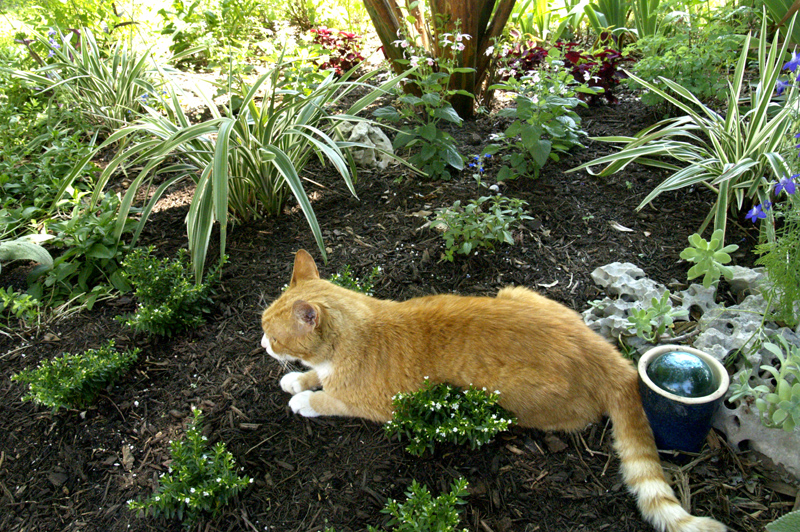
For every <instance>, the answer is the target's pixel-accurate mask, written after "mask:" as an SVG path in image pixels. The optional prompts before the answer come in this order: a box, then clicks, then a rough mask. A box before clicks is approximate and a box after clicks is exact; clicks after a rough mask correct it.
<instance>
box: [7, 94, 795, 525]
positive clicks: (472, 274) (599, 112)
mask: <svg viewBox="0 0 800 532" xmlns="http://www.w3.org/2000/svg"><path fill="white" fill-rule="evenodd" d="M582 114H583V116H584V126H585V129H586V130H587V131H589V132H590V133H591V134H592V135H607V134H631V133H634V132H635V131H638V130H639V129H640V128H642V127H644V126H646V125H648V124H651V123H653V122H654V121H655V120H656V117H654V116H653V115H652V114H651V112H650V111H649V110H648V109H646V108H643V107H642V106H641V105H640V104H639V103H638V101H637V100H635V99H634V98H632V97H626V98H624V99H623V101H622V103H621V104H619V105H618V106H614V107H599V108H593V109H589V110H584V111H582ZM493 120H494V118H493V117H491V116H489V117H487V116H482V117H479V118H478V119H477V120H474V121H471V122H469V123H467V124H465V126H464V128H463V130H462V131H460V132H458V138H459V139H460V142H461V143H462V146H461V147H462V152H463V153H465V154H469V153H479V152H480V149H481V148H482V146H483V145H484V144H485V143H486V139H487V137H488V134H489V133H491V132H493V131H496V129H497V124H495V123H494V122H493ZM609 150H610V147H609V146H608V145H605V144H602V143H597V142H587V148H586V149H585V150H576V151H575V153H574V154H573V155H571V156H570V157H568V158H565V160H563V161H562V162H561V163H558V164H551V165H549V166H548V167H547V169H546V170H545V171H544V172H543V175H542V176H541V177H540V178H539V179H536V180H521V181H518V182H513V183H509V184H507V185H505V186H504V192H505V194H507V195H510V196H515V197H521V198H523V199H525V200H526V201H527V202H528V203H529V206H530V209H529V213H530V214H531V216H533V217H534V220H532V221H528V222H526V223H525V226H524V228H523V229H522V230H520V231H518V233H517V234H516V238H517V241H518V244H517V245H516V246H514V247H502V248H500V249H498V251H497V252H496V253H494V254H489V253H481V254H479V255H477V256H473V257H469V258H468V259H467V258H463V257H462V258H459V259H458V260H456V261H455V263H453V264H451V263H446V262H439V261H438V259H439V257H440V254H441V251H442V242H441V240H440V238H439V236H438V235H437V234H436V233H435V232H433V231H432V230H430V229H427V228H421V226H422V225H423V224H424V223H425V221H426V219H425V217H424V216H425V215H426V213H430V212H431V211H433V210H434V209H435V208H437V207H442V206H446V205H450V204H452V202H453V201H454V200H456V199H462V200H468V199H471V198H475V197H477V196H478V195H480V194H481V191H482V189H480V188H478V186H477V185H476V183H475V182H474V180H473V179H472V177H471V175H469V174H468V173H467V172H465V173H464V175H463V176H461V177H459V178H457V179H454V180H453V181H451V182H446V183H443V182H436V183H425V182H419V181H418V180H416V179H414V178H413V176H411V175H410V174H409V173H408V172H407V171H404V170H402V169H400V168H394V169H390V170H388V171H386V172H362V173H361V175H360V177H359V181H358V194H359V198H360V200H356V199H354V198H352V197H350V195H349V194H348V193H347V191H346V189H345V188H344V187H343V186H342V185H341V184H340V183H339V182H337V181H336V180H335V179H334V178H333V177H332V174H330V172H328V171H327V170H323V169H316V170H311V171H309V172H308V173H307V175H306V176H305V177H307V178H309V179H312V180H313V181H315V182H317V183H319V184H320V185H321V186H316V185H311V184H309V185H308V188H309V191H310V192H311V193H312V194H313V198H314V208H315V210H316V212H317V216H318V217H319V220H320V222H321V225H322V226H323V227H324V229H325V242H326V245H327V246H328V248H329V250H330V251H329V257H330V261H329V263H328V264H327V265H322V266H321V269H322V271H323V274H330V273H333V272H335V271H337V270H338V269H339V268H341V267H342V266H343V265H345V264H349V265H350V266H351V267H352V268H353V269H354V271H355V272H357V273H358V274H361V275H363V274H364V273H366V272H367V271H369V270H370V269H371V267H372V266H373V265H380V266H381V267H382V268H383V272H384V273H383V276H382V277H381V279H380V282H379V283H378V285H377V287H376V295H377V296H378V297H382V298H395V299H406V298H410V297H413V296H417V295H421V294H430V293H436V292H459V293H464V294H491V293H494V292H495V291H496V290H497V289H498V288H499V287H502V286H504V285H508V284H520V285H526V286H529V287H533V288H536V289H538V290H539V291H541V292H542V293H544V294H546V295H547V296H549V297H551V298H554V299H556V300H558V301H561V302H563V303H564V304H566V305H568V306H570V307H572V308H574V309H577V310H583V309H585V308H586V307H587V304H588V301H590V300H592V299H596V298H598V297H600V295H601V294H600V293H599V290H598V289H597V288H596V287H595V285H594V284H593V283H592V281H591V278H590V273H591V271H592V270H593V269H595V268H596V267H598V266H602V265H604V264H607V263H610V262H614V261H630V262H633V263H635V264H637V265H639V266H640V267H642V268H643V269H644V270H645V271H646V272H647V274H648V275H649V276H650V277H651V278H653V279H655V280H657V281H660V282H662V283H666V284H672V283H678V284H679V283H685V281H686V271H687V269H688V266H687V264H685V263H683V262H681V261H680V260H679V257H678V255H679V253H680V250H681V249H683V248H684V247H685V245H686V242H687V240H686V238H687V236H688V235H689V234H691V233H692V232H694V231H695V230H696V229H697V228H698V227H699V225H700V223H701V222H702V220H703V219H704V217H705V215H706V213H707V212H708V210H709V206H710V201H711V199H712V198H711V197H710V196H709V195H708V193H707V192H706V191H704V190H699V189H698V190H683V191H680V192H677V193H673V194H666V195H664V197H662V198H659V199H658V200H657V201H656V202H655V204H654V206H653V207H648V208H646V209H644V210H643V211H642V212H639V213H637V212H636V211H635V210H634V209H635V207H636V206H637V204H638V203H639V202H640V201H641V199H642V198H643V197H644V196H645V194H646V193H647V192H648V191H650V190H651V189H652V187H653V186H654V184H656V183H657V182H659V180H660V179H662V178H663V177H664V175H663V174H661V173H659V172H658V171H654V170H651V169H647V168H643V167H639V166H632V167H630V168H628V169H626V170H625V171H624V172H622V173H620V174H618V175H615V176H613V177H610V178H596V177H592V176H589V175H588V174H586V173H575V174H566V173H565V171H566V170H567V169H569V168H571V167H574V166H576V165H577V164H578V163H580V162H583V161H587V160H590V159H591V158H593V157H596V156H598V155H600V154H604V153H608V152H609ZM494 171H496V168H493V167H491V166H490V169H489V172H488V173H487V178H486V181H488V182H491V181H492V180H491V175H492V173H493V172H494ZM190 193H191V191H187V190H176V191H173V193H172V194H171V195H170V196H169V198H167V199H165V200H164V202H162V205H161V206H160V207H161V208H160V211H159V212H158V213H157V214H155V215H154V217H153V220H152V222H151V223H150V225H149V227H148V230H147V234H146V235H144V239H143V243H150V244H154V245H155V246H156V247H157V248H158V250H159V252H161V253H164V254H169V253H172V252H174V250H175V249H177V248H178V247H181V246H184V245H185V236H184V235H185V230H184V226H183V221H184V217H185V214H186V210H187V200H188V198H189V197H190ZM614 223H616V224H618V225H619V226H623V227H626V228H629V229H631V231H620V230H619V228H618V227H617V228H616V229H615V227H614ZM731 235H732V236H731V241H737V242H738V243H739V244H740V245H741V250H740V252H739V253H738V254H737V255H736V256H735V260H736V262H737V263H739V264H744V265H748V264H751V263H752V260H753V257H752V254H750V253H749V250H750V249H751V248H752V245H753V243H754V242H753V237H754V235H753V234H752V233H748V232H747V231H745V230H744V229H742V228H741V227H737V226H736V225H734V227H733V230H732V233H731ZM301 247H302V248H306V249H308V250H311V251H316V250H315V246H314V243H313V240H312V238H311V235H310V232H309V231H308V229H307V227H306V223H305V221H304V219H303V217H302V214H301V213H299V212H297V211H294V212H291V213H290V214H288V215H286V216H283V217H281V218H279V219H272V220H266V221H262V222H259V223H253V224H249V225H246V226H242V227H238V228H236V229H235V230H234V231H233V232H232V235H231V236H230V244H229V248H228V253H229V255H230V264H229V265H228V266H227V268H226V270H225V275H224V280H223V283H222V286H221V289H220V291H219V295H218V296H217V298H216V300H217V308H216V311H215V313H214V314H213V315H212V316H211V318H210V319H209V321H208V323H207V324H206V325H205V326H203V327H201V328H199V329H197V330H193V331H189V332H186V333H184V334H181V335H178V336H176V337H173V338H171V339H166V338H164V339H155V340H148V339H147V338H145V337H143V336H133V335H132V334H131V333H130V332H129V331H127V330H126V329H124V328H123V327H121V326H120V324H119V323H118V322H116V321H114V316H117V315H119V314H121V313H125V312H129V311H131V310H132V309H133V302H132V301H131V300H130V298H128V297H122V298H119V299H117V300H115V301H111V302H107V303H102V304H99V305H97V306H96V307H95V308H94V309H93V310H92V311H91V312H84V313H81V314H78V315H75V316H71V317H69V318H67V319H63V320H61V321H58V322H54V323H50V324H48V325H47V326H45V327H43V328H41V329H39V330H33V331H25V332H19V331H14V332H10V333H7V334H3V335H2V336H0V353H2V355H0V371H2V380H1V381H0V401H1V402H2V408H0V530H4V531H6V530H7V531H34V530H42V531H44V530H48V531H49V530H53V531H56V530H58V531H61V530H63V531H68V530H69V531H72V530H89V531H94V530H97V531H123V530H139V531H143V530H179V529H180V528H181V527H180V525H179V524H177V523H176V522H165V521H163V520H160V519H159V520H157V519H150V518H140V517H137V516H136V515H134V514H133V513H132V512H131V511H129V510H128V509H127V508H126V507H125V503H126V501H127V500H129V499H132V498H141V497H143V496H146V495H148V494H150V493H151V492H152V490H153V489H154V486H155V483H156V479H157V477H158V475H159V474H160V473H162V472H163V471H165V470H166V469H167V467H168V464H169V449H168V442H169V440H170V439H173V438H180V437H181V436H182V434H183V430H184V427H185V423H186V422H187V420H188V419H189V416H190V409H191V407H192V406H197V407H200V408H202V409H203V411H204V412H205V415H206V430H207V434H208V436H209V438H210V440H211V441H212V442H214V441H223V442H225V443H226V445H227V447H228V449H229V450H230V451H232V453H233V454H234V456H235V457H236V460H237V463H238V464H239V465H240V466H242V468H243V471H244V472H245V473H246V474H248V475H250V476H252V477H253V478H254V479H255V481H254V483H253V485H252V486H251V487H250V488H249V489H248V490H247V491H245V492H244V493H243V494H242V495H241V496H240V497H238V498H237V499H236V500H235V501H234V502H233V503H232V504H230V505H229V506H228V507H226V508H225V510H224V512H223V514H222V515H221V516H220V517H219V518H217V519H214V520H209V521H208V522H204V523H202V525H201V526H200V527H199V529H202V530H253V531H261V530H276V531H311V530H322V529H323V528H324V527H325V526H326V525H329V526H332V527H334V528H335V529H336V530H338V531H340V532H343V531H348V530H364V529H366V527H367V525H368V524H373V525H381V524H383V523H385V522H386V520H387V516H385V515H384V514H381V513H380V510H381V508H383V506H384V504H385V503H386V500H387V499H388V498H395V499H402V498H403V497H404V495H403V494H404V491H405V490H406V489H407V488H408V486H409V484H410V483H411V481H412V479H416V480H418V481H419V482H421V483H424V484H427V485H428V486H429V487H430V488H431V490H432V491H433V492H434V493H438V492H440V491H442V490H445V489H448V487H449V485H450V484H451V482H452V480H453V479H455V478H457V477H460V476H464V477H466V478H467V480H468V481H469V483H470V495H469V497H468V498H467V505H466V506H465V507H464V514H463V515H464V523H465V524H466V526H467V527H468V528H469V529H470V530H481V531H486V532H491V531H496V532H503V531H534V530H541V531H562V530H593V531H597V530H611V531H640V530H651V528H650V527H648V525H646V524H645V523H644V522H643V521H642V520H641V518H640V517H639V513H638V511H637V509H636V506H635V503H634V500H633V499H632V498H631V497H630V496H629V495H628V494H627V492H626V490H625V489H624V487H623V486H622V484H621V480H620V477H619V474H618V465H619V464H618V460H617V459H616V458H615V457H614V456H613V455H612V453H611V450H610V433H609V430H608V429H609V427H608V426H607V425H606V424H604V423H601V424H598V425H593V426H590V427H588V428H587V429H586V430H584V431H583V432H581V433H578V434H575V435H566V434H556V435H550V434H544V433H540V432H537V431H530V430H521V429H514V430H512V431H510V432H508V433H505V434H503V435H502V436H501V437H499V438H497V439H496V441H494V442H493V443H491V444H489V445H487V446H485V447H483V448H481V449H480V450H477V451H472V450H469V449H462V448H450V447H446V448H441V449H440V450H438V451H437V452H436V454H435V455H434V456H431V457H427V458H421V459H420V458H415V457H413V456H411V455H409V454H407V453H405V452H404V450H403V447H404V446H403V443H401V442H397V441H389V440H387V438H386V437H385V436H384V433H383V430H382V428H381V427H380V426H379V425H376V424H374V423H369V422H365V421H361V420H349V419H313V420H308V419H304V418H301V417H299V416H296V415H293V414H292V413H291V411H289V410H288V409H287V400H288V396H287V395H286V394H285V393H283V392H282V391H281V390H280V388H279V386H278V379H279V378H280V375H281V373H282V370H281V368H280V367H279V365H278V364H277V363H276V362H274V361H273V360H271V359H270V358H269V357H268V356H266V355H265V353H264V351H263V349H262V348H261V347H259V340H260V337H261V333H260V328H259V313H260V311H261V310H262V309H263V308H264V307H265V306H266V305H267V304H268V303H269V302H270V301H271V300H273V299H274V298H275V297H276V296H277V295H278V294H279V293H280V290H281V287H282V286H283V285H284V284H285V283H286V282H288V280H289V274H290V270H291V264H292V256H293V253H294V252H295V251H296V250H297V249H298V248H301ZM3 275H4V276H6V277H7V276H10V275H13V270H4V272H3ZM5 281H6V279H4V278H2V277H0V282H5ZM3 285H4V284H3ZM108 338H115V339H116V341H117V345H118V346H120V347H123V348H125V347H129V346H140V347H141V348H142V356H141V359H140V362H139V363H137V365H136V366H135V368H134V369H133V370H132V371H131V372H130V373H129V374H128V375H127V376H125V377H124V378H123V379H122V380H121V381H120V382H118V383H117V384H116V385H115V386H113V387H112V388H110V389H108V390H106V392H105V393H104V394H103V395H102V397H101V398H100V399H99V400H98V401H97V402H96V404H95V405H94V406H92V407H91V408H88V409H87V410H85V411H61V412H59V413H58V414H55V415H54V414H52V413H51V412H49V411H48V410H46V409H43V408H41V407H38V406H36V405H35V404H33V403H31V402H24V403H23V402H21V401H20V398H21V396H22V395H23V393H24V390H23V389H22V386H20V385H18V384H16V383H12V382H11V381H10V379H9V377H10V376H11V375H12V374H14V373H16V372H18V371H20V370H21V369H23V368H26V367H31V366H33V365H35V364H37V363H38V362H39V361H40V360H43V359H46V358H50V357H53V356H55V355H58V354H61V353H63V352H71V353H75V352H79V351H82V350H85V349H87V348H92V347H98V346H100V345H101V344H103V343H104V342H105V341H106V339H108ZM126 447H127V448H128V449H129V450H130V451H131V453H130V457H128V455H127V451H126V452H125V454H123V449H125V448H126ZM131 457H132V461H131V460H130V458H131ZM667 468H668V472H669V473H670V475H671V477H672V479H673V480H674V483H675V486H676V489H677V491H678V492H679V493H680V494H681V497H682V500H683V501H684V503H685V504H687V505H690V506H691V508H692V511H693V512H695V513H696V514H698V515H712V516H714V517H716V518H717V519H720V520H721V521H723V522H725V523H727V524H729V525H730V526H731V527H732V528H733V529H735V530H744V531H756V530H761V529H762V528H763V525H764V524H765V523H768V522H770V521H771V520H773V519H774V518H776V517H777V516H779V515H781V514H783V513H785V512H786V511H788V510H789V509H791V507H792V506H796V505H797V501H796V494H797V488H796V484H795V485H791V480H790V481H789V482H790V483H787V482H785V481H786V480H787V479H786V477H781V475H780V474H779V473H778V472H776V471H775V470H774V469H773V468H770V467H767V466H766V465H764V464H763V461H762V460H761V459H759V457H757V456H754V455H753V454H752V453H749V452H747V453H743V454H742V453H735V452H734V451H733V450H732V449H730V448H729V447H728V446H727V444H726V443H725V441H724V438H722V437H721V436H720V435H718V434H716V433H712V435H711V437H710V438H709V445H708V446H707V447H706V448H705V449H704V451H703V452H702V454H700V455H699V456H696V457H689V462H688V463H686V462H684V463H683V465H681V464H680V463H674V464H670V463H667Z"/></svg>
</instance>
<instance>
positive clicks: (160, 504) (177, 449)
mask: <svg viewBox="0 0 800 532" xmlns="http://www.w3.org/2000/svg"><path fill="white" fill-rule="evenodd" d="M192 415H193V419H192V422H191V423H190V424H189V426H188V428H187V429H186V439H185V440H178V441H170V454H171V457H172V463H171V464H170V468H169V473H168V474H163V473H162V475H161V477H160V480H159V486H158V488H157V490H156V492H155V493H154V494H153V495H151V496H150V497H148V498H147V499H144V500H142V501H134V500H131V501H128V508H130V509H131V510H143V511H144V513H145V514H151V515H153V516H154V517H158V516H162V515H163V516H164V517H165V518H167V519H173V518H177V519H178V520H180V521H182V522H183V524H184V526H185V527H186V528H187V529H188V528H192V527H193V526H195V525H196V524H197V522H198V520H199V519H200V518H201V517H202V516H203V515H204V514H210V515H211V516H217V515H219V513H220V511H221V510H222V507H223V506H225V505H226V504H228V501H229V500H230V499H232V498H233V497H235V496H236V495H237V494H238V493H239V492H240V491H242V490H243V489H245V488H246V487H247V486H248V485H249V484H250V483H252V482H253V479H251V478H248V477H247V476H243V477H240V476H238V475H237V474H236V463H235V461H234V459H233V455H232V454H231V453H230V452H228V451H227V450H226V449H225V444H224V443H223V442H217V443H216V444H215V445H214V446H213V447H211V448H209V444H208V438H207V437H206V436H203V433H202V423H203V416H202V412H201V411H200V410H199V409H196V408H193V409H192Z"/></svg>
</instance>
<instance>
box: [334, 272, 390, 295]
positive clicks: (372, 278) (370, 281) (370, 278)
mask: <svg viewBox="0 0 800 532" xmlns="http://www.w3.org/2000/svg"><path fill="white" fill-rule="evenodd" d="M380 275H381V267H380V266H375V267H374V268H372V271H371V272H369V274H368V275H367V276H366V277H365V278H364V279H359V278H358V277H356V276H355V275H354V274H353V271H352V270H351V269H350V265H349V264H345V265H344V266H343V267H342V268H341V269H340V270H339V271H338V272H336V273H334V274H333V275H331V276H330V277H329V278H328V280H329V281H330V282H332V283H333V284H336V285H339V286H341V287H344V288H347V289H348V290H354V291H356V292H361V293H362V294H367V295H372V289H373V288H374V287H375V282H376V281H377V280H378V277H380Z"/></svg>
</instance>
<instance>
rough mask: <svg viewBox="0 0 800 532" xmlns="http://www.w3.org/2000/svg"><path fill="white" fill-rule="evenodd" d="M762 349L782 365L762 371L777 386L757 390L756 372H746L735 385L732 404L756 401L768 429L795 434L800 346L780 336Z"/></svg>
mask: <svg viewBox="0 0 800 532" xmlns="http://www.w3.org/2000/svg"><path fill="white" fill-rule="evenodd" d="M762 347H763V348H764V349H766V350H767V351H769V352H770V353H772V354H773V355H775V357H776V358H777V359H778V361H779V362H780V364H779V365H780V368H777V367H774V366H771V365H769V364H764V365H762V366H761V370H762V371H766V372H768V373H769V374H770V375H772V377H773V378H774V380H775V385H774V387H773V388H770V387H768V386H767V385H765V384H760V385H758V386H756V387H755V388H753V387H752V386H750V376H751V375H752V370H750V371H747V372H743V373H742V374H741V375H740V376H739V382H734V383H732V384H731V396H730V401H731V402H734V401H743V400H748V399H752V400H754V401H753V402H754V404H755V406H756V408H757V409H758V411H759V412H760V413H761V421H762V423H763V424H764V426H765V427H768V428H782V429H783V430H784V431H786V432H789V433H791V432H793V431H794V428H795V427H796V426H797V425H800V347H797V346H794V345H790V344H789V342H787V341H786V339H785V338H784V337H783V336H780V335H779V336H776V339H775V341H774V342H765V343H764V344H763V345H762Z"/></svg>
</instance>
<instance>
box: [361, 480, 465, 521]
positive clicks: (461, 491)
mask: <svg viewBox="0 0 800 532" xmlns="http://www.w3.org/2000/svg"><path fill="white" fill-rule="evenodd" d="M467 495H469V492H468V491H467V481H466V479H464V478H459V479H458V480H456V481H454V482H453V485H452V487H451V489H450V492H449V493H442V494H441V495H439V496H438V497H435V498H434V497H433V496H432V495H431V492H430V491H429V490H428V487H427V486H424V485H421V484H419V483H418V482H417V481H416V480H414V481H412V482H411V487H410V488H409V490H408V491H407V492H406V497H407V499H406V501H405V502H397V501H396V500H394V499H390V500H389V502H388V503H387V504H386V507H385V508H384V509H383V510H381V513H384V514H388V515H390V516H392V518H391V519H390V520H389V522H388V523H387V526H390V527H392V528H391V529H390V530H391V531H392V532H456V531H457V530H458V523H459V521H460V516H459V513H460V510H459V509H458V506H461V505H464V504H466V502H465V501H464V499H463V498H464V497H466V496H467ZM368 531H369V532H379V529H377V528H374V527H372V526H370V527H368ZM461 532H467V529H466V528H463V529H461Z"/></svg>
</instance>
